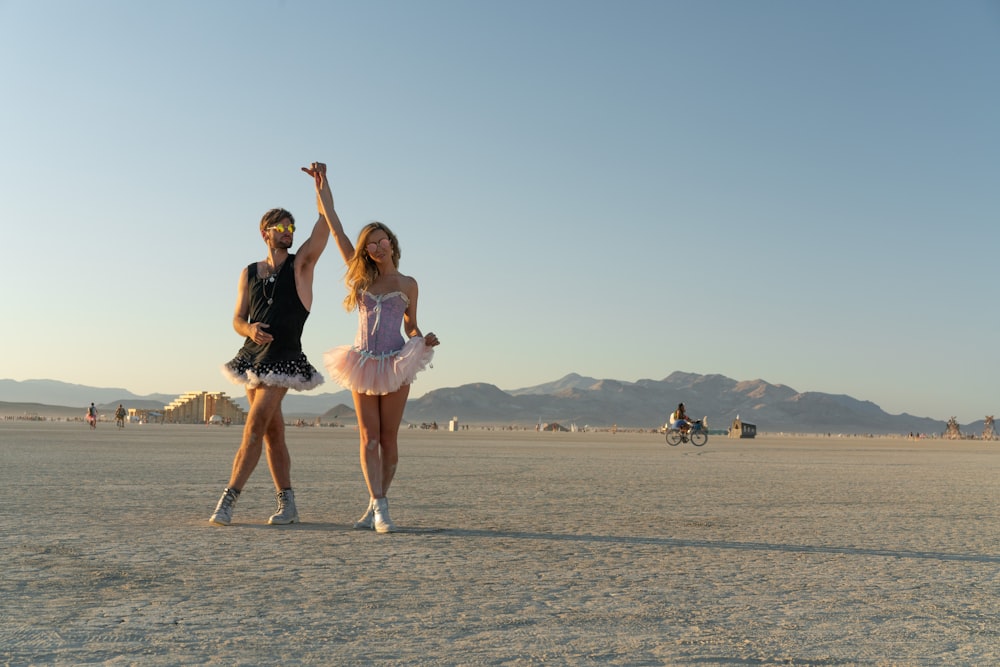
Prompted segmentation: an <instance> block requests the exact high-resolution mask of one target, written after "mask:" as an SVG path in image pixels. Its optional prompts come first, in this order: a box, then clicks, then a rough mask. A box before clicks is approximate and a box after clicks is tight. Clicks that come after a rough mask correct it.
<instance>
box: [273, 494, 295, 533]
mask: <svg viewBox="0 0 1000 667" xmlns="http://www.w3.org/2000/svg"><path fill="white" fill-rule="evenodd" d="M274 495H275V496H276V497H277V498H278V511H277V512H275V513H274V514H272V515H271V518H270V519H268V520H267V522H268V523H270V524H274V525H278V526H284V525H285V524H289V523H298V522H299V511H298V509H296V507H295V492H294V491H292V490H291V489H282V490H281V491H278V492H277V493H275V494H274Z"/></svg>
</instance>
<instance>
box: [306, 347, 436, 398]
mask: <svg viewBox="0 0 1000 667" xmlns="http://www.w3.org/2000/svg"><path fill="white" fill-rule="evenodd" d="M433 358H434V348H433V347H430V346H429V345H427V344H426V343H425V342H424V339H423V337H422V336H414V337H413V338H410V339H409V340H407V341H406V343H405V344H404V345H403V349H401V350H399V351H397V352H390V353H388V354H381V355H378V354H372V353H371V352H366V351H364V350H360V349H358V348H356V347H355V346H353V345H341V346H339V347H335V348H333V349H332V350H328V351H326V352H325V353H323V363H324V365H325V366H326V370H327V372H328V373H329V374H330V378H331V379H332V380H333V381H334V382H336V383H337V384H339V385H341V386H342V387H344V388H346V389H350V390H351V391H355V392H357V393H359V394H368V395H370V396H384V395H385V394H391V393H392V392H394V391H396V390H397V389H399V388H400V387H402V386H404V385H408V384H410V383H411V382H413V380H414V379H415V378H416V377H417V373H419V372H420V371H422V370H424V369H425V368H427V367H428V366H429V365H430V363H431V360H432V359H433Z"/></svg>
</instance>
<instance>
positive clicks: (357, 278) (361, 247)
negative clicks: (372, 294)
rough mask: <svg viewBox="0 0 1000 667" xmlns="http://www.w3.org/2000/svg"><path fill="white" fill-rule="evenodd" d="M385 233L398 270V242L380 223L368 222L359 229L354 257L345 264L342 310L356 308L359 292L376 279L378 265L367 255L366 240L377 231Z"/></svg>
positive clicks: (394, 264)
mask: <svg viewBox="0 0 1000 667" xmlns="http://www.w3.org/2000/svg"><path fill="white" fill-rule="evenodd" d="M380 229H381V230H382V231H383V232H385V235H386V236H388V237H389V242H390V243H391V244H392V265H393V266H395V267H396V268H397V269H398V268H399V257H400V252H399V241H398V240H397V239H396V235H395V234H393V233H392V230H391V229H389V228H388V227H386V226H385V225H384V224H382V223H381V222H369V223H368V224H367V225H365V226H364V227H362V228H361V232H360V233H359V234H358V242H357V243H355V244H354V257H352V258H351V260H350V261H349V262H348V263H347V274H346V275H345V276H344V283H345V284H346V285H347V296H346V297H345V298H344V308H345V309H347V310H349V311H350V310H354V309H355V308H357V306H358V299H359V298H360V297H361V292H363V291H364V290H366V289H368V288H369V287H371V285H372V283H374V282H375V279H376V278H378V265H376V264H375V260H373V259H372V258H371V257H369V255H368V249H367V248H366V247H365V246H367V245H368V239H369V238H370V237H371V235H372V234H374V233H375V232H377V231H378V230H380Z"/></svg>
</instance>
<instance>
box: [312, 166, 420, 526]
mask: <svg viewBox="0 0 1000 667" xmlns="http://www.w3.org/2000/svg"><path fill="white" fill-rule="evenodd" d="M306 171H307V173H310V174H311V175H313V177H314V178H325V175H323V174H315V173H313V172H311V171H309V170H306ZM319 191H320V193H321V194H320V207H321V208H322V209H323V214H324V216H325V217H326V221H327V224H328V225H329V227H330V233H331V234H332V235H333V238H334V240H335V241H336V243H337V247H338V248H340V254H341V255H342V256H343V258H344V262H345V263H346V264H347V274H346V276H345V278H344V282H345V283H346V284H347V297H346V298H345V299H344V307H345V308H346V309H347V310H348V311H351V310H354V309H355V308H357V310H358V334H357V337H356V338H355V339H354V345H343V346H340V347H335V348H333V349H332V350H329V351H328V352H326V354H324V363H325V364H326V368H327V371H329V373H330V377H331V378H332V379H333V380H335V381H336V382H338V383H339V384H341V385H342V386H344V387H346V388H347V389H350V390H351V394H352V396H353V397H354V410H355V412H356V413H357V417H358V432H359V434H360V436H361V470H362V472H363V473H364V476H365V483H366V484H367V485H368V495H369V501H368V509H367V510H366V511H365V513H364V514H363V515H362V516H361V518H360V519H358V521H356V522H355V523H354V527H355V528H363V529H369V530H370V529H374V530H376V531H377V532H379V533H391V532H393V531H394V530H395V529H396V527H395V525H394V524H393V522H392V519H390V518H389V502H388V501H387V500H386V492H387V491H388V490H389V485H390V484H392V478H393V476H394V475H395V473H396V464H397V462H398V460H399V453H398V437H399V425H400V423H401V422H402V421H403V410H404V409H405V408H406V399H407V396H409V393H410V383H411V382H412V381H413V379H414V378H415V377H416V375H417V373H419V372H420V371H422V370H423V369H424V368H426V367H427V366H428V364H429V363H430V361H431V359H432V358H433V356H434V349H433V348H434V346H436V345H438V344H439V342H440V341H439V340H438V338H437V336H435V335H434V334H433V333H428V334H427V335H426V336H424V335H423V334H421V333H420V328H419V327H418V326H417V281H416V280H414V279H413V278H411V277H410V276H404V275H403V274H401V273H400V272H399V257H400V251H399V241H398V240H397V239H396V235H395V234H393V233H392V231H390V230H389V228H388V227H386V226H385V225H384V224H382V223H380V222H372V223H369V224H368V225H365V227H364V228H363V229H362V230H361V233H360V234H359V235H358V242H357V246H356V247H355V246H354V245H353V244H352V243H351V241H350V239H349V238H347V236H346V235H345V234H344V228H343V225H341V222H340V218H339V217H338V216H337V213H336V211H335V210H334V207H333V195H332V194H331V192H330V188H320V189H319ZM401 328H402V330H403V332H404V333H405V334H406V338H404V337H403V335H402V334H401V333H400V329H401Z"/></svg>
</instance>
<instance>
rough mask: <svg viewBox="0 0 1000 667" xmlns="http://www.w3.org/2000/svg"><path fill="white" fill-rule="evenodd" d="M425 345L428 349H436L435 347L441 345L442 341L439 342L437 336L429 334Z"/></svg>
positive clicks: (425, 339) (425, 337) (425, 338)
mask: <svg viewBox="0 0 1000 667" xmlns="http://www.w3.org/2000/svg"><path fill="white" fill-rule="evenodd" d="M424 344H425V345H426V346H427V347H434V346H435V345H440V344H441V341H439V340H438V337H437V335H436V334H434V333H428V334H427V335H426V336H424Z"/></svg>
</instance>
